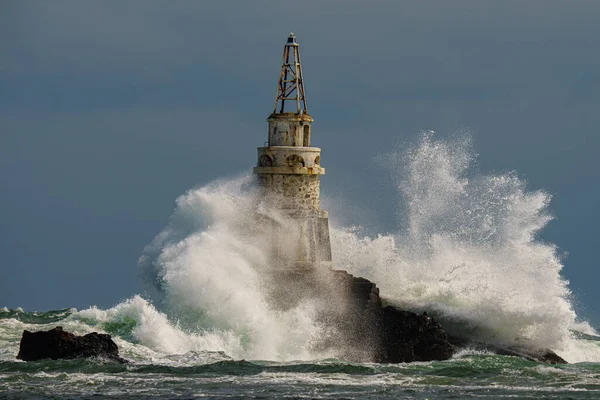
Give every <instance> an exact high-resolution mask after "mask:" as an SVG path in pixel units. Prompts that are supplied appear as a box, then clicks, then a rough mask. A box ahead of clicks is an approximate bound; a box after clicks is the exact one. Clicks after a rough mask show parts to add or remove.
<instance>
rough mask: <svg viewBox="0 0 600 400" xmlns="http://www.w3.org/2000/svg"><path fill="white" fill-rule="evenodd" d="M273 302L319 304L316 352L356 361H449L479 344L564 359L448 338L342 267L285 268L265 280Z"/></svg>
mask: <svg viewBox="0 0 600 400" xmlns="http://www.w3.org/2000/svg"><path fill="white" fill-rule="evenodd" d="M269 288H270V290H271V293H272V300H273V304H274V306H275V307H277V308H284V309H289V308H291V307H293V306H294V305H296V304H298V302H299V301H301V300H302V299H307V298H309V299H311V300H314V301H316V302H317V303H320V309H319V318H318V322H320V324H321V325H322V326H323V327H324V329H323V330H322V335H321V337H320V338H319V339H320V342H319V343H316V344H315V347H316V348H315V350H321V351H328V352H331V353H334V354H336V356H337V357H339V358H342V359H345V360H349V361H356V362H379V363H400V362H413V361H433V360H438V361H442V360H447V359H449V358H451V357H452V355H453V354H454V353H456V351H457V350H459V349H460V348H473V347H474V348H481V349H482V350H488V351H492V352H494V353H496V354H501V355H511V356H518V357H522V358H525V359H528V360H535V361H540V362H547V363H552V364H555V363H565V361H564V360H563V359H562V358H561V357H559V356H558V355H557V354H556V353H554V352H552V351H551V350H546V349H544V350H539V349H538V350H535V349H534V350H532V349H524V348H519V349H515V348H502V347H498V346H493V345H488V344H482V343H473V342H470V341H466V340H461V339H457V338H455V337H452V338H449V337H448V335H447V334H446V332H445V330H444V328H443V327H442V326H441V325H440V324H439V323H438V322H436V321H435V320H434V319H433V318H432V317H430V316H429V315H427V313H423V314H416V313H414V312H411V311H407V310H402V309H399V308H396V307H392V306H389V305H386V306H384V305H383V303H382V299H381V297H380V296H379V289H378V288H377V286H376V285H375V284H374V283H373V282H371V281H369V280H367V279H364V278H360V277H355V276H352V275H351V274H349V273H347V272H346V271H342V270H321V271H319V272H315V271H310V270H301V271H299V270H286V271H279V272H276V273H274V274H273V275H272V276H271V280H270V281H269Z"/></svg>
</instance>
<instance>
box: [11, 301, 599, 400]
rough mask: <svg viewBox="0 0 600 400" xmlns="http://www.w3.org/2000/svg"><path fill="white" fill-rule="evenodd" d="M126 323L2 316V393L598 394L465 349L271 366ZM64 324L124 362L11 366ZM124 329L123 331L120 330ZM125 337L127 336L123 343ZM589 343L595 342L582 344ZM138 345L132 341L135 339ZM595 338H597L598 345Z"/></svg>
mask: <svg viewBox="0 0 600 400" xmlns="http://www.w3.org/2000/svg"><path fill="white" fill-rule="evenodd" d="M129 322H130V323H129V324H123V323H117V321H111V322H110V323H106V322H104V323H99V321H98V320H92V319H85V318H83V319H82V318H80V313H78V312H76V311H75V310H58V311H50V312H46V313H30V312H23V311H14V310H13V311H8V310H3V311H0V393H1V396H2V397H7V398H102V397H115V398H117V397H118V398H176V397H184V398H189V397H213V398H228V399H232V398H261V399H264V398H284V397H288V398H347V399H371V398H372V399H382V398H399V397H401V398H414V399H427V398H455V399H460V398H486V399H494V398H549V399H554V398H555V399H559V398H560V399H597V398H600V364H599V363H578V364H569V365H547V364H541V363H536V362H531V361H526V360H522V359H520V358H515V357H507V356H497V355H493V354H485V353H477V352H469V351H464V352H462V353H460V354H458V355H457V356H456V357H455V358H454V359H452V360H448V361H443V362H425V363H412V364H398V365H381V364H353V363H347V362H343V361H341V360H336V359H322V360H309V361H307V360H303V361H286V362H273V361H267V360H251V361H249V360H239V359H233V358H231V357H230V356H228V355H227V354H225V353H223V352H208V351H188V352H186V353H183V354H165V353H160V352H157V351H154V350H152V349H150V348H148V347H147V346H145V345H144V344H142V343H139V341H136V340H135V339H131V338H132V337H133V336H135V335H133V334H132V332H134V331H135V329H136V326H137V324H138V323H139V321H138V322H136V320H134V319H132V320H130V321H129ZM57 324H60V325H62V326H65V327H66V328H68V329H69V330H71V331H75V332H78V333H86V332H88V331H92V330H103V329H102V328H103V326H104V327H107V328H108V329H105V330H107V331H109V332H110V331H112V332H111V333H112V334H113V335H115V336H114V337H115V340H116V341H117V343H118V344H119V347H120V349H121V355H122V356H124V357H125V358H128V359H129V360H131V363H130V364H127V365H120V364H114V363H111V362H107V361H105V360H68V361H52V360H46V361H39V362H28V363H26V362H22V361H17V360H16V359H15V356H16V354H17V352H18V345H19V339H20V335H21V332H22V330H23V329H36V328H37V329H49V328H51V327H53V326H56V325H57ZM117 332H120V333H117ZM127 338H129V339H127ZM581 340H585V341H587V342H588V344H591V343H592V342H595V340H596V338H593V337H587V338H586V339H581ZM136 342H137V343H136ZM596 343H598V342H595V343H594V344H596Z"/></svg>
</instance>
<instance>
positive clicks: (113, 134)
mask: <svg viewBox="0 0 600 400" xmlns="http://www.w3.org/2000/svg"><path fill="white" fill-rule="evenodd" d="M598 21H600V2H595V1H566V0H565V1H509V0H504V1H483V0H473V1H447V0H438V1H410V2H408V1H369V2H365V1H355V0H347V1H341V0H319V1H302V2H298V1H241V0H238V1H223V0H220V1H213V2H209V1H153V0H144V1H141V0H140V1H121V0H119V1H102V2H100V1H96V2H93V1H53V2H42V1H26V0H19V1H10V0H4V1H1V2H0V184H1V186H0V187H1V188H2V192H1V193H2V196H0V221H2V223H1V224H0V254H2V258H1V261H0V262H1V268H2V269H1V273H2V279H0V307H1V306H8V307H17V306H22V307H24V308H27V309H38V310H45V309H52V308H59V307H71V306H75V307H79V308H81V307H85V306H88V305H92V304H98V305H100V306H104V307H106V306H111V305H113V304H115V303H117V302H118V301H119V300H121V299H123V298H125V297H129V296H131V295H132V294H134V293H137V292H139V291H140V290H141V287H140V284H139V282H138V278H137V275H136V274H137V270H136V260H137V258H138V256H139V255H140V253H141V250H142V249H143V246H144V245H146V244H148V243H149V242H150V241H151V240H152V238H153V237H154V236H155V235H156V234H157V233H158V232H159V231H160V230H161V228H162V227H163V226H164V225H165V223H166V222H167V219H168V217H169V215H170V213H171V211H172V209H173V207H174V201H175V199H176V197H177V196H178V195H180V194H182V193H183V192H184V191H185V190H187V189H189V188H190V187H192V186H194V185H199V184H202V183H206V182H208V181H210V180H212V179H214V178H217V177H223V176H228V175H235V174H238V173H240V172H243V171H248V170H250V168H251V167H252V165H253V164H254V162H255V155H256V152H255V148H256V147H257V146H259V145H261V144H262V143H263V142H264V140H265V138H266V123H265V118H266V117H267V116H268V114H269V112H270V111H271V108H272V104H273V96H274V94H275V84H276V79H277V74H278V70H279V62H280V56H281V51H282V46H283V43H284V41H285V38H286V36H287V34H288V33H289V32H290V31H294V32H295V33H296V35H297V36H298V40H299V42H300V44H301V46H302V58H303V62H304V74H305V78H306V90H307V96H308V102H309V105H308V106H309V110H310V112H311V114H312V115H313V117H314V118H315V120H316V123H315V129H314V141H315V143H316V144H317V145H319V146H320V147H322V148H323V149H324V153H323V164H324V166H325V167H326V168H327V175H326V177H325V178H324V180H323V191H324V192H325V194H326V195H329V196H332V197H341V196H346V197H348V198H349V199H351V203H352V204H353V207H355V208H356V209H359V208H360V207H361V206H365V207H367V206H368V208H369V211H368V212H364V213H359V215H357V216H356V219H357V222H360V223H366V224H370V225H371V226H372V227H374V228H376V229H379V230H380V231H390V230H394V229H396V223H395V222H394V221H391V220H392V219H391V218H389V216H390V215H392V214H393V213H394V210H395V202H396V201H397V198H396V197H395V195H393V189H392V188H391V186H390V181H389V177H387V176H386V173H385V171H383V170H382V169H381V168H380V167H379V166H378V165H377V163H375V162H374V161H373V160H374V158H375V157H376V156H377V155H379V154H382V153H386V152H388V151H389V149H390V148H392V147H394V146H395V145H396V144H397V143H399V142H403V141H414V140H415V138H416V137H417V135H418V132H419V131H421V130H429V129H432V130H436V131H437V132H438V135H440V136H442V137H443V136H444V135H451V134H453V133H454V132H456V131H457V130H459V129H468V130H470V131H472V132H473V133H474V141H475V147H476V151H477V152H478V153H479V155H480V159H479V168H480V169H481V170H482V171H483V172H489V171H508V170H516V171H518V172H519V174H520V175H521V176H523V177H525V178H526V179H527V180H528V181H529V186H530V188H532V189H540V188H544V189H547V190H548V191H549V192H550V193H552V194H553V195H554V199H553V202H552V206H551V209H552V212H553V213H554V215H556V217H557V219H556V220H555V221H554V222H552V223H551V225H550V227H549V228H548V229H547V230H546V231H545V232H544V239H545V240H548V241H552V242H554V243H557V244H558V245H559V246H560V249H561V251H565V252H568V257H567V258H566V259H565V265H566V267H565V270H564V275H565V276H566V277H567V278H568V279H569V280H570V281H571V288H572V289H573V291H574V292H575V294H576V301H577V308H578V310H579V311H580V312H581V313H582V314H583V315H584V316H588V317H590V318H591V319H592V321H593V322H595V323H596V324H598V323H600V307H598V306H597V304H598V303H599V300H600V292H598V290H597V289H596V282H597V281H598V277H599V274H600V273H599V272H598V270H599V268H598V267H599V265H598V264H599V263H598V261H597V260H598V257H597V254H596V248H597V246H598V237H600V232H599V226H600V211H599V210H598V205H599V200H600V187H599V185H598V181H599V179H598V178H599V177H600V162H599V161H598V157H597V153H598V151H599V150H600V132H599V128H598V127H599V126H600V112H598V107H599V106H600V52H599V51H598V49H599V48H600V24H599V23H598ZM349 160H351V162H349ZM349 167H351V168H354V169H355V171H356V174H355V175H350V174H347V173H346V172H345V171H346V170H347V169H348V168H349ZM376 191H377V193H381V196H380V198H378V199H375V200H373V199H372V198H371V196H368V194H369V193H373V192H376ZM390 221H391V222H390Z"/></svg>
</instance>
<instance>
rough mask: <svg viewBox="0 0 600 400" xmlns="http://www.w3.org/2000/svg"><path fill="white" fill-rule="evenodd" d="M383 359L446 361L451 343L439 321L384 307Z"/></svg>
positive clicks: (396, 361)
mask: <svg viewBox="0 0 600 400" xmlns="http://www.w3.org/2000/svg"><path fill="white" fill-rule="evenodd" d="M382 350H383V355H382V360H381V361H382V362H389V363H399V362H412V361H433V360H447V359H449V358H450V357H452V354H453V353H454V349H453V346H452V345H451V344H450V342H449V341H448V336H447V335H446V332H444V329H443V328H442V326H441V325H440V324H438V323H437V322H436V321H435V320H434V319H433V318H431V317H429V316H427V314H426V313H424V314H421V315H419V314H415V313H413V312H411V311H405V310H400V309H398V308H395V307H392V306H386V307H384V308H383V321H382Z"/></svg>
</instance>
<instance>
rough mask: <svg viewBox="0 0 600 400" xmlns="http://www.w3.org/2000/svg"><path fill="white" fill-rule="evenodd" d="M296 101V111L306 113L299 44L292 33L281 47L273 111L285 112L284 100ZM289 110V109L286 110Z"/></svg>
mask: <svg viewBox="0 0 600 400" xmlns="http://www.w3.org/2000/svg"><path fill="white" fill-rule="evenodd" d="M286 101H287V102H292V101H293V102H295V103H296V113H298V114H306V113H307V109H306V95H305V93H304V79H303V76H302V65H301V64H300V46H299V45H298V43H296V37H295V36H294V34H293V33H290V36H289V37H288V38H287V43H286V44H285V46H284V48H283V57H282V59H281V73H280V74H279V83H278V85H277V97H276V98H275V108H274V109H273V113H276V112H277V108H278V107H279V112H280V113H283V112H285V105H286V104H285V102H286ZM288 112H290V111H288Z"/></svg>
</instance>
